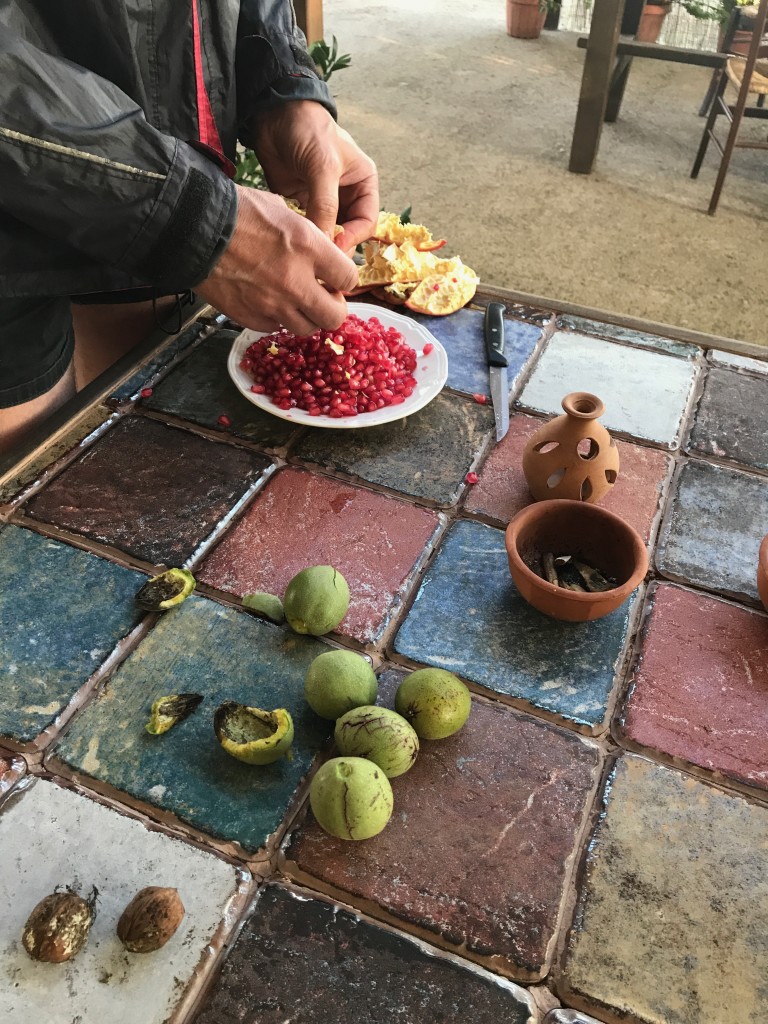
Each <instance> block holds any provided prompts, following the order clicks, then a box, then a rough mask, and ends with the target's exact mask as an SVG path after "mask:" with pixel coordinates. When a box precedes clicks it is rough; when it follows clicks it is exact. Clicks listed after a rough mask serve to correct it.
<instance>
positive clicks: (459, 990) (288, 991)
mask: <svg viewBox="0 0 768 1024" xmlns="http://www.w3.org/2000/svg"><path fill="white" fill-rule="evenodd" d="M331 1007H333V1009H332V1010H331V1009H330V1008H331ZM254 1012H256V1013H258V1021H259V1024H286V1021H302V1022H303V1024H314V1022H318V1024H320V1022H322V1024H326V1022H327V1021H329V1020H330V1019H331V1018H330V1017H329V1014H332V1019H333V1024H378V1022H381V1021H387V1020H392V1021H396V1020H398V1021H403V1022H404V1024H405V1022H412V1021H413V1022H416V1021H424V1022H427V1021H429V1022H430V1024H441V1022H445V1024H447V1022H448V1021H449V1020H453V1021H457V1020H471V1021H472V1022H473V1024H497V1022H498V1021H502V1020H503V1021H504V1024H534V1015H533V1007H532V1004H531V1000H530V997H529V996H528V995H527V994H526V993H525V992H524V991H523V990H522V989H520V988H518V987H517V986H515V985H510V984H508V983H504V982H500V981H497V980H495V979H493V978H492V976H491V975H488V974H485V973H481V972H476V971H470V970H468V969H467V968H466V967H463V966H461V965H460V964H458V963H455V962H451V961H448V960H444V959H442V958H440V957H436V956H434V955H433V954H431V952H430V951H429V950H428V949H427V948H426V947H423V946H421V945H419V944H417V943H415V942H413V941H412V940H410V939H408V938H406V937H405V936H403V935H395V934H393V933H392V932H389V931H385V930H384V929H382V928H378V927H376V926H375V925H372V924H368V923H367V922H365V921H361V920H360V919H359V918H358V917H356V916H355V915H353V914H349V913H347V912H346V911H344V910H339V909H338V908H336V907H334V906H331V905H329V904H327V903H324V902H321V901H320V900H316V899H310V898H308V897H307V896H305V895H302V896H299V895H296V894H294V893H292V892H290V891H288V890H286V889H283V888H282V887H280V886H276V885H270V886H268V887H267V888H266V889H265V890H264V891H263V892H262V893H261V896H260V898H259V901H258V903H257V905H256V908H255V911H254V914H253V916H252V917H251V919H250V920H249V921H248V923H247V924H246V925H245V928H244V929H243V930H242V932H241V933H240V935H239V936H238V938H237V941H236V942H235V944H234V946H233V948H232V950H231V952H230V954H229V957H228V959H227V961H226V963H225V964H224V967H223V969H222V972H221V975H220V976H219V978H218V979H217V982H216V985H215V987H214V988H213V990H212V992H211V994H210V995H209V997H208V999H207V1000H206V1002H205V1004H204V1006H203V1008H202V1010H201V1011H200V1014H199V1015H198V1016H196V1017H195V1024H250V1022H252V1021H255V1019H256V1018H255V1017H254Z"/></svg>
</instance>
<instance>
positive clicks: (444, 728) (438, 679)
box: [395, 668, 472, 740]
mask: <svg viewBox="0 0 768 1024" xmlns="http://www.w3.org/2000/svg"><path fill="white" fill-rule="evenodd" d="M471 707H472V701H471V699H470V696H469V690H468V689H467V687H466V686H465V685H464V683H462V681H461V680H460V679H458V678H457V677H456V676H455V675H454V674H453V673H452V672H446V671H445V670H444V669H442V668H420V669H419V670H418V671H417V672H412V673H411V674H410V675H409V676H407V677H406V678H405V679H404V680H403V681H402V683H401V684H400V686H399V687H398V688H397V694H396V695H395V708H396V710H397V712H398V714H400V715H402V716H403V718H405V719H406V721H408V722H410V723H411V725H412V726H413V728H414V729H415V730H416V732H417V733H418V735H419V736H420V737H421V738H422V739H423V740H442V739H445V737H446V736H452V735H453V734H454V733H455V732H458V730H459V729H460V728H461V727H462V725H464V723H465V722H466V720H467V718H469V712H470V709H471Z"/></svg>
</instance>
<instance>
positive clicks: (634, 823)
mask: <svg viewBox="0 0 768 1024" xmlns="http://www.w3.org/2000/svg"><path fill="white" fill-rule="evenodd" d="M767 836H768V809H766V808H765V807H763V806H759V805H756V804H750V803H748V802H747V801H746V800H744V799H742V798H740V797H738V796H733V795H731V794H728V793H725V792H723V791H721V790H718V789H714V788H711V787H709V786H707V785H705V784H703V783H700V782H697V781H695V780H694V779H692V778H691V777H690V776H686V775H683V774H682V773H680V772H677V771H674V770H671V769H668V768H662V767H660V766H658V765H655V764H652V763H651V762H649V761H645V760H643V759H641V758H636V757H626V758H622V759H621V760H620V761H619V763H618V765H617V766H616V769H615V771H614V773H613V775H612V778H611V780H610V782H609V786H608V793H607V797H606V800H605V811H604V814H603V816H602V817H601V819H600V823H599V825H598V827H597V830H596V833H595V836H594V839H593V841H592V843H591V844H590V846H589V854H588V858H587V870H586V878H585V881H584V887H583V891H582V893H581V897H580V901H579V906H578V908H577V914H576V924H575V927H574V930H573V932H572V933H571V936H570V945H569V951H568V959H567V962H566V965H565V969H564V977H563V981H564V983H565V987H566V988H567V989H570V991H571V992H575V993H578V994H579V995H580V996H582V997H584V998H587V999H589V1000H590V1001H594V1002H596V1003H598V1004H599V1005H601V1006H604V1007H605V1006H607V1007H611V1008H613V1009H614V1010H615V1014H616V1015H618V1016H621V1015H623V1014H627V1015H629V1017H630V1018H631V1019H632V1020H633V1021H639V1022H641V1024H736V1021H738V1024H762V1021H763V1019H764V1016H765V1006H766V999H767V998H768V989H767V988H766V981H765V977H766V971H767V970H768V951H767V950H766V942H765V936H766V933H768V843H766V837H767ZM566 999H567V1001H570V997H566ZM600 1016H603V1013H602V1012H601V1013H600Z"/></svg>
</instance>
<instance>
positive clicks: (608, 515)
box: [506, 499, 648, 622]
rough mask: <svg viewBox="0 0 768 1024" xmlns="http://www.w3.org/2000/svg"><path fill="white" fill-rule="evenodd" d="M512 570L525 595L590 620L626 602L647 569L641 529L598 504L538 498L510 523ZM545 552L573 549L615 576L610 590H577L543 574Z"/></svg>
mask: <svg viewBox="0 0 768 1024" xmlns="http://www.w3.org/2000/svg"><path fill="white" fill-rule="evenodd" d="M506 545H507V557H508V558H509V571H510V573H511V574H512V579H513V580H514V581H515V585H516V586H517V589H518V590H519V591H520V594H521V595H522V597H524V598H525V600H526V601H527V602H528V603H529V604H530V605H532V606H533V607H534V608H536V609H537V610H538V611H540V612H543V614H544V615H549V616H550V617H551V618H553V619H561V620H562V621H564V622H589V621H592V620H593V619H601V618H603V616H605V615H609V614H610V613H611V612H612V611H615V610H616V609H617V608H618V607H619V606H620V605H622V604H623V603H624V602H625V601H626V600H627V598H628V597H629V596H630V594H631V593H632V592H633V591H634V590H635V588H636V587H637V586H638V585H639V584H640V582H641V581H642V579H643V577H644V576H645V574H646V572H647V571H648V552H647V551H646V548H645V544H644V543H643V540H642V537H641V536H640V534H639V533H638V532H637V531H636V530H635V529H633V528H632V527H631V526H630V525H629V523H626V522H625V521H624V520H623V519H622V518H621V517H620V516H617V515H616V514H615V513H613V512H608V511H607V510H606V509H604V508H601V507H600V506H599V505H592V504H588V503H586V502H583V501H573V500H569V499H553V500H550V501H539V502H537V503H536V504H534V505H528V506H527V507H526V508H524V509H523V510H522V512H519V513H518V514H517V515H516V516H515V518H514V519H513V520H512V522H511V523H510V524H509V526H508V527H507V532H506ZM546 552H552V553H554V554H557V555H570V556H572V557H573V558H575V559H579V560H580V561H582V562H583V563H586V564H587V565H589V566H591V567H592V568H593V569H596V570H598V571H599V572H600V573H601V574H602V575H603V576H605V577H606V578H608V579H611V580H613V581H615V584H616V585H615V586H614V587H612V588H611V589H610V590H604V591H600V592H596V593H587V592H575V591H572V590H568V589H565V588H564V587H562V586H557V585H555V584H554V583H550V582H549V581H548V580H546V579H544V578H542V576H540V575H539V574H538V573H537V572H536V570H535V566H536V565H537V562H540V560H541V558H542V556H543V555H544V554H545V553H546Z"/></svg>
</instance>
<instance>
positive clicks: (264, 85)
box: [236, 0, 336, 141]
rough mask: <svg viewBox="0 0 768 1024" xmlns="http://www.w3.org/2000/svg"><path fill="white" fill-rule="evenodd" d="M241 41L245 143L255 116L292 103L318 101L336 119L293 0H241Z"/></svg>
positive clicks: (239, 101) (239, 97) (240, 83)
mask: <svg viewBox="0 0 768 1024" xmlns="http://www.w3.org/2000/svg"><path fill="white" fill-rule="evenodd" d="M237 37H238V41H237V55H236V71H237V106H238V121H239V124H240V128H241V138H243V137H244V136H245V137H246V138H247V135H248V124H249V122H250V120H251V118H252V117H253V116H254V115H255V114H258V113H260V112H261V111H263V110H267V109H269V108H270V107H274V106H277V105H278V104H280V103H286V102H288V101H289V100H314V101H316V102H317V103H321V104H322V105H323V106H324V107H325V108H326V110H328V112H329V113H330V114H331V116H332V117H334V118H335V117H336V104H335V103H334V102H333V98H332V96H331V93H330V91H329V89H328V86H327V85H326V84H325V82H323V81H322V79H321V78H319V77H318V75H317V72H316V71H315V65H314V62H313V61H312V58H311V57H310V56H309V53H308V52H307V41H306V39H305V37H304V34H303V32H302V31H301V30H300V29H299V27H298V26H297V24H296V19H295V17H294V13H293V4H292V3H291V0H241V3H240V19H239V22H238V28H237ZM244 141H245V139H244Z"/></svg>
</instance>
